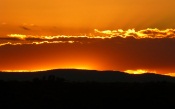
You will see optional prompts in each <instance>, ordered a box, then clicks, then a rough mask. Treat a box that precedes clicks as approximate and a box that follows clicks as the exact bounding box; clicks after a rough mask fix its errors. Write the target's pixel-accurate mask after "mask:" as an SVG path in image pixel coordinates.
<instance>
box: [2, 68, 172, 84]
mask: <svg viewBox="0 0 175 109" xmlns="http://www.w3.org/2000/svg"><path fill="white" fill-rule="evenodd" d="M51 75H52V76H55V77H59V78H64V79H65V80H67V81H69V82H162V81H166V82H174V83H175V77H171V76H167V75H161V74H155V73H144V74H128V73H126V72H121V71H112V70H104V71H98V70H85V69H52V70H45V71H36V72H20V73H19V72H8V73H7V72H3V71H1V72H0V80H5V81H9V80H19V81H28V80H33V79H34V78H38V79H42V78H43V77H49V76H51Z"/></svg>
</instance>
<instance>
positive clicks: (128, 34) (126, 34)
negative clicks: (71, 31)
mask: <svg viewBox="0 0 175 109" xmlns="http://www.w3.org/2000/svg"><path fill="white" fill-rule="evenodd" d="M117 37H120V38H135V39H144V38H146V39H162V38H175V29H165V30H159V29H156V28H155V29H150V28H148V29H144V30H139V31H136V30H135V29H128V30H126V31H125V30H122V29H118V30H104V31H100V30H98V29H94V33H89V34H88V35H81V36H68V35H56V36H39V35H38V36H37V35H35V36H34V35H23V34H8V35H7V36H5V37H0V46H4V45H9V44H10V45H22V44H44V43H74V42H79V43H84V42H86V41H88V42H91V41H92V39H112V38H117Z"/></svg>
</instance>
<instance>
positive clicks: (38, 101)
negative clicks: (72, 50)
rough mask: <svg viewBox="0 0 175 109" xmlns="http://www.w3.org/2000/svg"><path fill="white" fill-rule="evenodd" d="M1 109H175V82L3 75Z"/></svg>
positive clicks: (64, 73) (72, 72) (120, 76)
mask: <svg viewBox="0 0 175 109" xmlns="http://www.w3.org/2000/svg"><path fill="white" fill-rule="evenodd" d="M0 80H1V81H0V108H4V107H5V108H25V109H40V108H44V109H71V108H76V109H113V108H114V109H117V108H128V106H129V108H134V109H136V108H139V109H140V108H160V107H161V108H170V107H172V106H175V103H174V98H175V94H174V92H175V83H174V78H173V77H169V76H163V75H157V74H152V73H148V74H142V75H131V74H126V73H123V72H118V71H115V72H114V71H95V70H76V69H67V70H65V69H57V70H49V71H42V72H37V73H29V72H28V73H27V72H26V73H23V74H22V73H3V72H1V73H0Z"/></svg>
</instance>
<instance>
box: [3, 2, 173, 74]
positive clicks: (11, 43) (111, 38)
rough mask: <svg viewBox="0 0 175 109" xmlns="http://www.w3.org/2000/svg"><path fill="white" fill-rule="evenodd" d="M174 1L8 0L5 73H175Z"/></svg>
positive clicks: (4, 47)
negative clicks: (49, 71)
mask: <svg viewBox="0 0 175 109" xmlns="http://www.w3.org/2000/svg"><path fill="white" fill-rule="evenodd" d="M174 6H175V1H174V0H166V1H165V0H143V1H140V0H122V1H118V0H103V1H101V0H83V1H82V0H63V1H57V0H49V1H48V0H42V1H41V0H25V1H23V0H2V1H1V4H0V15H1V17H0V71H19V72H23V71H43V70H49V69H72V68H73V69H89V70H114V71H125V72H127V73H130V74H143V73H147V72H152V73H156V74H165V75H174V73H172V72H175V67H174V66H175V58H174V56H175V22H174V19H175V15H174V14H172V13H175V10H174Z"/></svg>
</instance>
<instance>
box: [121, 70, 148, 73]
mask: <svg viewBox="0 0 175 109" xmlns="http://www.w3.org/2000/svg"><path fill="white" fill-rule="evenodd" d="M124 72H126V73H129V74H144V73H147V72H148V71H147V70H142V69H138V70H126V71H124Z"/></svg>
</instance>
